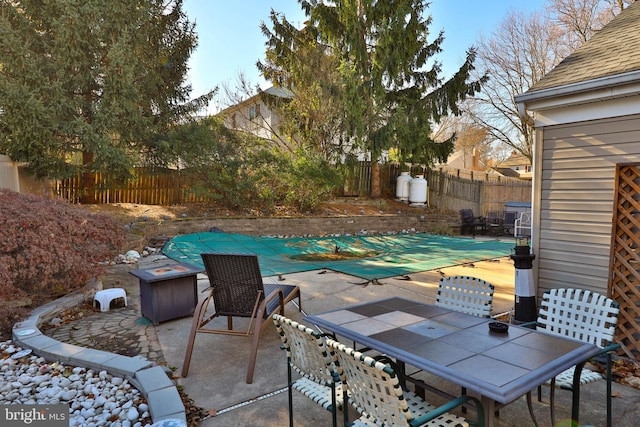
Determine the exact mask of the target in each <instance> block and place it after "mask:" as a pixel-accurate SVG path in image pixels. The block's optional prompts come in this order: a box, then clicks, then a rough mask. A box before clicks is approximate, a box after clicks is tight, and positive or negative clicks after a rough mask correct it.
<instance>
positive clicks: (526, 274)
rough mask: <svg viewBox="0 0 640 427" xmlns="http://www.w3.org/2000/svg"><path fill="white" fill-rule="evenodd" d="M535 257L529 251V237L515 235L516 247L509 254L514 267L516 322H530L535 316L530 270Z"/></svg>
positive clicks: (533, 288) (533, 289) (534, 295)
mask: <svg viewBox="0 0 640 427" xmlns="http://www.w3.org/2000/svg"><path fill="white" fill-rule="evenodd" d="M535 257H536V256H535V255H533V254H532V253H531V247H530V245H529V239H528V238H527V237H525V236H517V237H516V247H515V248H514V253H512V254H511V259H512V260H513V261H514V264H515V267H516V285H515V300H516V301H515V309H516V313H515V320H516V321H517V322H532V321H534V320H536V317H537V314H536V289H535V286H534V283H533V271H532V268H533V260H534V258H535Z"/></svg>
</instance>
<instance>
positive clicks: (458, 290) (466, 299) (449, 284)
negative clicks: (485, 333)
mask: <svg viewBox="0 0 640 427" xmlns="http://www.w3.org/2000/svg"><path fill="white" fill-rule="evenodd" d="M493 292H494V286H493V285H492V284H491V283H489V282H486V281H484V280H482V279H478V278H477V277H469V276H447V277H443V278H441V279H440V283H439V284H438V295H437V296H436V306H438V307H445V308H448V309H451V310H455V311H459V312H461V313H467V314H472V315H474V316H479V317H489V316H490V315H491V305H492V304H493Z"/></svg>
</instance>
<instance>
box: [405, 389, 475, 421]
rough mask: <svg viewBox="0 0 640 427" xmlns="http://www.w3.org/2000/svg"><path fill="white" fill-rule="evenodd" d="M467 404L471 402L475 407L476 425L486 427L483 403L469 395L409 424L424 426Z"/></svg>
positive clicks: (451, 401) (439, 407)
mask: <svg viewBox="0 0 640 427" xmlns="http://www.w3.org/2000/svg"><path fill="white" fill-rule="evenodd" d="M467 402H471V403H473V405H474V406H475V409H476V414H477V416H478V421H477V422H476V423H475V425H477V426H479V427H484V408H483V406H482V403H480V401H479V400H478V399H477V398H475V397H473V396H469V395H464V396H460V397H458V398H456V399H453V400H450V401H449V402H447V403H445V404H444V405H442V406H438V407H437V408H436V409H434V410H433V411H429V412H428V413H426V414H424V415H422V416H420V417H417V418H414V419H413V420H411V421H410V422H409V424H410V425H411V426H416V427H417V426H421V425H424V424H426V423H428V422H429V421H431V420H433V419H434V418H437V417H439V416H440V415H442V414H444V413H445V412H449V411H451V410H452V409H454V408H456V407H458V406H461V405H464V404H465V403H467Z"/></svg>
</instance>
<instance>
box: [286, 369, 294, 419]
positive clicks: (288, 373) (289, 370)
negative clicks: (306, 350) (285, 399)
mask: <svg viewBox="0 0 640 427" xmlns="http://www.w3.org/2000/svg"><path fill="white" fill-rule="evenodd" d="M291 378H292V375H291V361H290V359H289V358H288V357H287V381H288V383H289V387H288V389H289V390H288V392H289V427H293V390H292V387H291V384H292V379H291Z"/></svg>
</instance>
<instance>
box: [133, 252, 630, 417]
mask: <svg viewBox="0 0 640 427" xmlns="http://www.w3.org/2000/svg"><path fill="white" fill-rule="evenodd" d="M150 262H153V266H154V267H155V266H158V265H161V264H162V263H171V260H157V259H155V261H152V258H151V257H149V258H143V259H142V260H141V261H140V265H139V268H147V267H151V265H150V264H149V263H150ZM443 274H444V275H467V276H475V277H479V278H482V279H484V280H487V281H489V282H490V283H492V284H494V285H495V287H496V291H495V296H494V303H493V313H494V314H500V313H505V312H509V311H510V310H511V309H512V308H513V305H514V295H513V291H514V289H513V288H514V285H513V284H514V277H515V270H514V267H513V262H512V261H511V260H510V259H509V257H505V258H500V259H496V260H490V261H482V262H478V263H475V264H474V265H473V266H455V267H448V268H442V269H441V270H436V271H427V272H422V273H416V274H411V275H410V277H409V280H406V278H403V277H398V278H388V279H382V280H380V281H379V282H380V283H381V284H380V285H375V284H368V285H367V286H364V285H363V284H362V283H363V282H365V281H364V280H363V279H360V278H357V277H353V276H348V275H345V274H341V273H336V272H333V271H331V270H315V271H310V272H304V273H294V274H287V275H285V276H282V279H284V280H283V281H279V279H278V277H266V278H265V281H266V282H278V283H283V284H288V285H291V284H295V285H298V286H299V287H300V289H301V293H302V308H303V310H304V311H305V312H306V313H307V314H309V315H311V314H317V313H321V312H325V311H329V310H333V309H337V308H340V307H345V306H349V305H353V304H357V303H363V302H367V301H373V300H377V299H382V298H387V297H391V296H398V297H404V298H408V299H413V300H416V301H420V302H425V303H433V302H434V300H435V295H436V290H437V286H438V281H439V280H440V277H441V275H443ZM207 287H208V280H207V279H206V276H201V277H200V279H199V280H198V288H199V293H198V295H199V298H204V297H205V295H206V292H205V289H206V288H207ZM285 315H286V316H287V317H290V318H292V319H294V320H296V321H299V322H303V323H305V322H304V315H303V314H302V313H300V312H298V311H297V309H296V307H295V306H294V305H293V304H292V303H289V304H288V305H287V307H286V310H285ZM191 320H192V318H191V317H187V318H182V319H177V320H172V321H167V322H163V323H161V324H160V325H158V326H156V331H157V336H158V340H159V343H160V347H161V349H162V352H163V355H164V359H165V361H166V362H167V365H168V366H170V367H175V373H176V375H179V374H180V372H181V368H182V362H183V359H184V356H185V348H186V346H187V339H188V334H189V330H190V327H191ZM218 321H219V322H220V327H221V328H225V327H226V320H225V319H217V320H216V322H218ZM236 322H237V321H236ZM237 323H238V325H239V326H241V322H237ZM250 344H251V339H250V338H245V337H232V336H227V335H213V334H198V336H197V337H196V342H195V347H194V351H193V356H192V360H191V366H190V371H189V374H188V376H187V377H185V378H178V379H177V382H178V384H179V385H180V386H182V387H183V388H184V391H185V392H186V393H187V394H188V396H189V397H190V398H191V399H193V401H194V403H195V405H197V406H199V407H202V408H204V409H205V410H207V411H208V413H209V415H207V416H206V417H205V419H203V420H202V421H201V423H200V424H199V425H201V426H203V427H238V426H286V425H288V409H287V392H286V386H287V368H286V356H285V353H284V351H283V350H281V349H280V339H279V337H278V335H277V332H276V330H275V327H273V325H271V324H270V325H269V326H268V327H267V328H265V329H264V331H263V333H262V336H261V339H260V346H259V351H258V359H257V363H256V368H255V373H254V380H253V383H252V384H246V383H245V375H246V370H247V361H248V358H249V354H248V353H249V348H250ZM429 381H430V382H431V384H433V385H436V386H438V387H439V388H443V389H445V390H448V391H450V392H452V393H456V394H458V393H459V391H460V390H459V388H458V387H457V386H455V385H453V384H449V383H447V382H446V381H445V380H442V379H440V378H437V377H431V378H429ZM605 386H606V383H605V381H599V382H596V383H593V384H589V385H586V386H583V387H582V389H581V391H582V399H581V411H580V413H581V424H582V425H593V426H604V425H606V423H605V420H606V411H605V408H606V406H605ZM548 392H549V389H548V387H544V388H543V401H542V402H537V401H536V400H535V396H534V408H535V412H536V416H537V418H538V421H539V423H540V426H551V421H550V416H549V406H548ZM613 394H614V399H613V411H614V412H613V414H614V422H613V425H614V426H617V427H625V426H629V427H632V426H637V425H638V419H640V390H637V389H634V388H631V387H625V386H622V385H620V384H617V383H614V384H613ZM429 397H431V395H429ZM429 400H430V401H432V402H433V403H436V404H437V403H439V402H442V401H441V400H440V398H438V397H437V396H433V397H432V398H430V399H429ZM351 412H354V411H351ZM570 413H571V393H570V392H567V391H562V390H558V391H557V392H556V414H557V415H556V418H557V419H556V421H557V422H559V423H557V424H556V426H569V425H571V424H570V422H569V421H568V420H567V417H569V416H570ZM467 415H468V416H469V417H470V418H472V419H473V415H474V414H473V413H471V412H469V413H468V414H467ZM294 419H295V425H296V426H302V427H305V426H309V427H311V426H313V427H320V426H329V425H331V420H330V413H329V412H327V411H325V410H324V409H322V408H321V407H320V406H319V405H317V404H315V403H313V402H312V401H311V400H309V399H307V398H306V397H304V396H302V395H301V394H300V393H297V392H294ZM497 420H498V422H497V426H499V427H505V426H518V427H526V426H530V425H531V426H532V425H533V423H532V422H531V421H530V417H529V414H528V410H527V407H526V402H525V399H524V398H520V399H518V400H516V401H515V402H513V403H512V404H510V405H508V406H506V407H504V408H502V409H501V410H500V414H499V417H498V418H497ZM561 420H564V421H561Z"/></svg>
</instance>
